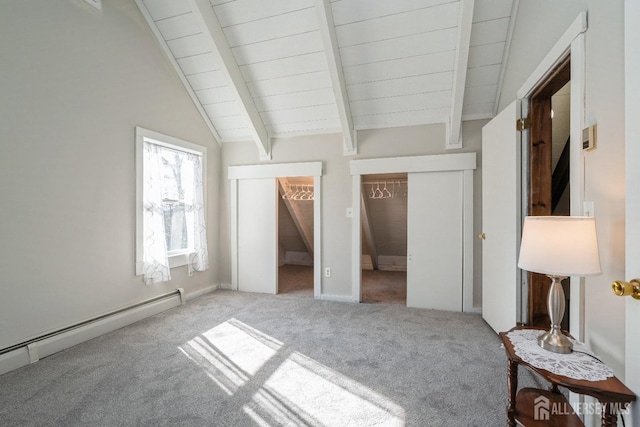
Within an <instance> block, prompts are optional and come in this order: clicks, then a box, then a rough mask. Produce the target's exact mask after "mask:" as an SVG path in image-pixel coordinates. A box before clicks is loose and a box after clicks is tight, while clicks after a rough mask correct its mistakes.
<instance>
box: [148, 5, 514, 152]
mask: <svg viewBox="0 0 640 427" xmlns="http://www.w3.org/2000/svg"><path fill="white" fill-rule="evenodd" d="M136 3H137V5H138V7H139V8H140V10H141V11H142V13H143V15H144V16H145V18H146V20H147V22H148V24H149V26H150V28H151V29H152V31H153V32H154V34H155V36H156V37H157V39H158V42H159V43H160V45H161V47H162V48H163V49H164V51H165V53H166V54H167V56H168V58H169V60H170V61H171V62H172V63H173V65H174V67H175V70H176V72H177V73H178V75H179V77H180V78H181V80H182V81H183V83H184V85H185V88H186V90H187V91H188V93H189V94H190V96H191V97H192V99H193V101H194V103H195V104H196V107H197V108H198V109H199V111H200V113H201V114H202V117H203V118H204V120H205V121H206V122H207V124H208V126H209V128H210V129H211V132H212V133H213V135H214V136H215V138H216V139H217V141H218V142H219V143H221V142H230V141H239V140H242V141H246V140H253V141H255V142H256V144H257V147H258V149H259V151H260V155H261V158H263V159H266V158H269V157H270V151H271V150H270V144H271V142H270V141H271V139H272V138H274V137H279V138H280V137H288V136H294V135H309V134H324V133H336V132H341V133H342V134H343V135H344V151H345V154H353V153H355V152H356V150H357V131H358V130H362V129H376V128H385V127H397V126H411V125H421V124H433V123H444V124H445V125H446V127H447V135H448V137H447V138H448V139H447V142H446V144H447V146H448V147H449V148H456V147H459V146H460V126H461V121H463V120H472V119H482V118H491V117H493V116H494V115H495V112H496V111H495V110H496V106H497V99H498V97H499V87H500V83H501V76H502V73H503V68H504V66H505V63H506V55H507V52H508V44H509V39H510V33H511V28H512V25H513V23H512V19H511V16H512V15H513V14H514V11H513V9H514V5H513V4H514V0H475V1H474V0H393V1H391V0H136ZM515 3H516V5H517V0H516V1H515Z"/></svg>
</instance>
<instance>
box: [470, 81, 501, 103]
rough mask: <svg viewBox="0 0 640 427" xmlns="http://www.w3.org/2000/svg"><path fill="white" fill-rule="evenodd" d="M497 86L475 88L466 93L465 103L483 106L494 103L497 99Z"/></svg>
mask: <svg viewBox="0 0 640 427" xmlns="http://www.w3.org/2000/svg"><path fill="white" fill-rule="evenodd" d="M496 90H497V87H496V85H487V86H473V87H468V88H467V90H465V91H464V98H465V103H467V104H483V103H488V102H493V101H494V100H495V97H496Z"/></svg>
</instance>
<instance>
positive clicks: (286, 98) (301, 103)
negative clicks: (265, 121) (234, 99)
mask: <svg viewBox="0 0 640 427" xmlns="http://www.w3.org/2000/svg"><path fill="white" fill-rule="evenodd" d="M254 101H255V103H256V107H258V111H260V112H262V111H274V110H285V109H288V108H300V107H311V106H314V105H329V104H332V103H333V102H335V98H334V95H333V90H332V89H330V88H329V89H317V90H307V91H304V92H295V93H285V94H281V95H270V96H261V97H257V98H254Z"/></svg>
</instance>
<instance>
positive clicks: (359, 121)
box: [353, 107, 451, 130]
mask: <svg viewBox="0 0 640 427" xmlns="http://www.w3.org/2000/svg"><path fill="white" fill-rule="evenodd" d="M450 112H451V109H450V108H449V107H446V108H435V109H431V110H414V111H402V112H399V113H389V114H372V115H368V116H355V117H354V118H353V120H354V122H355V127H356V129H358V130H363V129H380V128H389V127H400V126H417V125H423V124H432V123H444V122H445V121H446V120H447V118H448V117H449V114H450Z"/></svg>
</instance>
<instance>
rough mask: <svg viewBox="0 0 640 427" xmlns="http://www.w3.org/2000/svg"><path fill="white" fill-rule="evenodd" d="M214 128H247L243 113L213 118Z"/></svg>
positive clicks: (227, 129) (229, 129)
mask: <svg viewBox="0 0 640 427" xmlns="http://www.w3.org/2000/svg"><path fill="white" fill-rule="evenodd" d="M214 122H215V125H216V128H217V129H219V130H221V131H223V130H224V131H231V130H240V129H246V128H247V120H246V119H245V118H244V116H243V115H238V116H226V117H219V118H217V119H215V121H214Z"/></svg>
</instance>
